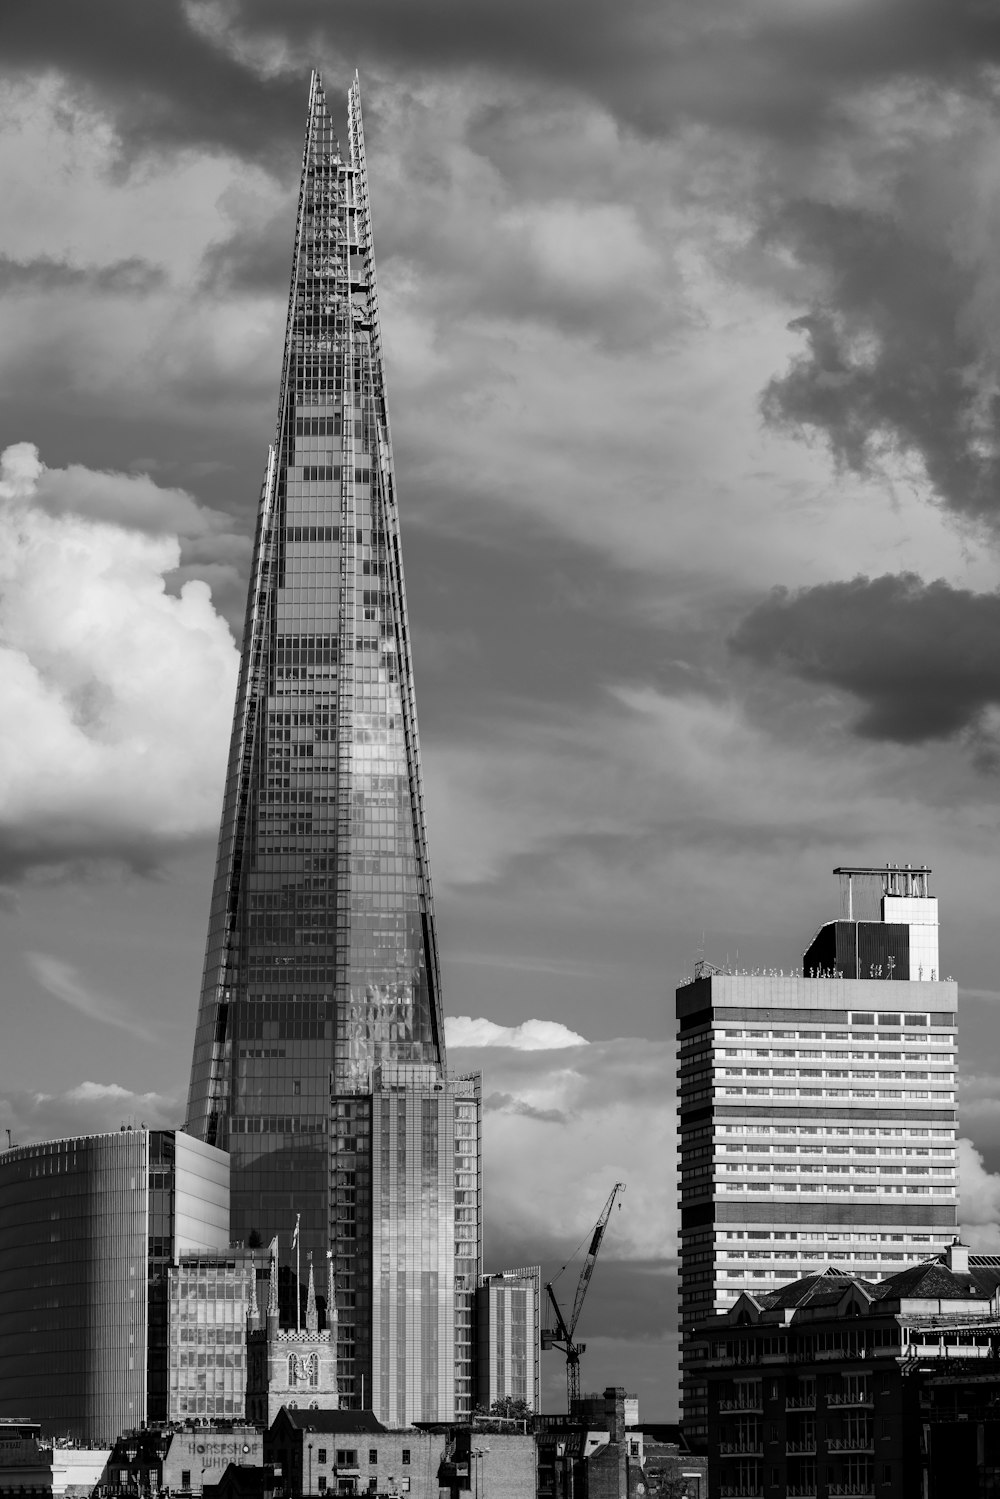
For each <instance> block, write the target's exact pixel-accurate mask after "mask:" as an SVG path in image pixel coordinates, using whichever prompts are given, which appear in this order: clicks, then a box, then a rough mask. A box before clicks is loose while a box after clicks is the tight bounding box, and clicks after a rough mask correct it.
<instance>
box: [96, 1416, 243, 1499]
mask: <svg viewBox="0 0 1000 1499" xmlns="http://www.w3.org/2000/svg"><path fill="white" fill-rule="evenodd" d="M263 1458H264V1438H263V1434H262V1433H261V1432H260V1431H259V1430H258V1429H257V1428H256V1427H254V1426H249V1425H245V1424H243V1423H242V1422H238V1421H230V1422H221V1421H220V1422H217V1423H215V1424H212V1425H209V1424H207V1423H203V1424H197V1423H195V1422H190V1423H188V1424H187V1425H184V1426H152V1427H150V1426H147V1427H143V1428H141V1429H140V1430H137V1431H127V1432H124V1433H123V1434H122V1436H120V1437H119V1438H118V1441H117V1442H116V1443H115V1445H114V1447H113V1448H112V1451H111V1455H110V1457H109V1458H108V1463H107V1467H106V1469H105V1471H104V1474H103V1476H102V1478H101V1482H100V1484H99V1485H98V1488H97V1493H98V1494H99V1495H102V1496H109V1499H110V1496H120V1499H128V1496H130V1495H148V1494H151V1493H152V1494H155V1493H157V1492H158V1491H163V1490H166V1491H168V1492H169V1493H171V1494H184V1495H191V1496H197V1495H200V1494H202V1493H203V1491H204V1490H205V1488H206V1487H208V1486H210V1485H214V1484H217V1483H219V1482H220V1480H221V1478H222V1475H223V1473H225V1471H226V1469H227V1468H228V1467H229V1465H230V1464H231V1463H236V1464H237V1465H239V1466H241V1467H255V1466H259V1465H260V1464H261V1463H262V1462H263Z"/></svg>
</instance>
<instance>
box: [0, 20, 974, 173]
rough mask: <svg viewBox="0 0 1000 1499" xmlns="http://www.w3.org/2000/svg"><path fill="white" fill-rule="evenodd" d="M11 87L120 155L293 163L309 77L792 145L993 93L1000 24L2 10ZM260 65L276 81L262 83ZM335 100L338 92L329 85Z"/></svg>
mask: <svg viewBox="0 0 1000 1499" xmlns="http://www.w3.org/2000/svg"><path fill="white" fill-rule="evenodd" d="M0 55H2V59H3V62H2V66H3V68H4V70H5V71H6V72H7V73H8V74H10V73H16V72H21V71H24V72H29V73H30V72H42V71H48V70H49V69H52V68H55V69H57V70H59V71H60V72H61V73H62V74H63V75H64V76H65V77H66V78H67V79H68V80H69V81H70V83H71V84H72V85H75V86H76V87H77V88H79V89H80V90H81V91H82V92H83V95H84V97H86V98H87V99H89V100H90V101H92V102H95V103H96V104H98V106H99V107H101V108H103V109H105V110H107V111H108V112H109V113H110V114H111V116H112V117H113V119H114V120H115V122H116V124H117V126H118V129H119V131H120V132H121V135H122V139H123V145H124V147H125V150H126V151H127V152H128V153H129V154H131V153H134V152H135V151H137V150H142V149H146V148H149V147H153V148H156V147H158V146H167V147H172V146H186V145H203V146H207V147H213V146H220V147H224V148H226V149H228V150H234V151H236V152H238V153H240V154H243V155H246V156H247V157H251V158H255V159H264V158H271V159H275V158H277V157H282V156H284V155H287V153H288V152H289V151H290V150H292V149H293V148H294V145H295V143H296V142H297V141H298V140H299V139H300V138H301V117H302V106H303V92H304V86H305V85H304V77H305V74H306V73H307V70H308V67H309V65H310V64H311V63H312V62H314V61H315V62H318V63H319V64H321V65H322V66H324V67H326V68H327V69H328V70H330V69H331V65H332V69H333V71H336V72H337V73H341V74H342V77H341V78H340V80H339V82H340V84H341V85H343V84H344V83H346V80H347V78H348V76H349V74H350V72H351V71H353V68H354V67H355V66H359V67H360V68H361V69H362V71H365V70H369V71H374V72H379V71H381V70H384V69H386V68H388V69H390V70H393V69H397V68H399V69H407V70H410V71H413V70H421V71H427V70H432V71H434V72H436V73H440V72H442V71H449V70H451V71H454V70H459V69H481V70H483V71H484V72H490V73H493V74H502V75H507V76H511V77H514V78H515V79H517V80H519V81H522V82H523V81H525V80H535V81H537V83H539V84H540V85H542V86H549V87H552V86H555V87H565V88H569V89H572V90H574V91H578V92H582V93H584V94H585V95H587V96H589V97H591V98H593V99H595V100H596V101H597V102H599V103H600V104H602V105H603V106H604V107H606V108H607V109H609V110H610V111H611V113H613V114H614V115H616V116H617V117H618V118H620V119H622V120H623V121H626V122H628V123H629V124H630V125H632V126H633V127H635V128H637V129H639V130H641V131H643V132H647V133H652V134H657V133H663V132H664V131H669V130H670V129H672V128H673V127H674V126H675V125H676V123H677V122H678V121H683V120H685V119H697V120H702V121H709V122H712V123H716V124H722V125H736V126H744V125H746V126H750V127H752V128H757V129H761V130H764V131H769V132H776V133H778V134H781V135H794V134H796V133H797V132H800V131H801V130H803V129H811V128H813V127H814V126H816V125H817V124H818V123H819V122H821V121H822V120H823V119H824V118H826V117H827V116H828V115H829V114H830V112H831V110H833V111H836V110H837V109H838V108H839V107H840V104H841V103H842V100H843V96H844V93H845V91H850V90H851V88H853V87H855V86H864V85H867V84H878V83H880V82H883V81H885V80H886V79H890V78H906V79H910V78H913V79H920V78H930V79H934V80H938V81H941V82H952V81H955V80H958V81H960V82H961V84H962V86H963V87H965V88H967V87H969V86H971V84H972V77H971V75H972V74H973V73H974V74H975V75H976V77H977V78H979V77H982V78H984V79H986V80H987V81H986V82H984V83H983V85H982V86H983V87H984V88H985V87H987V86H988V74H987V72H986V69H987V65H988V64H989V63H990V62H991V60H993V59H995V58H996V57H998V56H1000V15H998V14H997V12H996V10H995V9H994V8H993V7H985V6H983V5H982V4H980V3H977V0H869V3H868V4H866V5H865V6H861V7H859V6H856V5H850V6H830V7H825V8H823V9H822V10H821V11H819V12H817V8H816V7H812V6H796V5H794V4H772V5H770V6H767V7H754V8H752V9H751V8H748V7H746V6H745V5H744V4H742V3H738V0H723V3H722V4H718V5H714V6H711V7H707V6H704V5H703V4H701V3H700V0H672V3H666V4H665V3H663V0H543V3H539V0H502V3H501V0H477V3H476V4H474V5H470V4H469V3H468V0H420V3H413V0H368V3H367V4H365V5H363V6H357V5H349V4H347V3H346V0H298V3H296V4H295V5H285V4H281V3H279V0H231V3H228V4H207V3H198V0H192V3H190V4H188V5H183V4H181V3H180V0H148V3H146V4H143V5H136V4H134V3H133V0H92V3H91V4H89V5H86V6H80V5H77V6H67V5H65V4H64V3H62V0H7V3H6V4H5V6H4V7H3V9H2V12H0ZM258 57H268V58H270V59H271V60H272V63H273V60H274V59H278V58H280V59H281V66H280V68H278V69H275V68H274V67H273V66H271V67H269V68H266V69H265V68H264V67H263V66H259V67H258V66H256V65H255V61H250V60H248V59H250V58H253V59H254V60H256V59H257V58H258ZM328 81H331V82H332V79H330V80H328Z"/></svg>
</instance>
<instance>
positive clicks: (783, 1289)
mask: <svg viewBox="0 0 1000 1499" xmlns="http://www.w3.org/2000/svg"><path fill="white" fill-rule="evenodd" d="M854 1287H857V1288H858V1289H859V1290H860V1291H861V1292H862V1293H863V1294H864V1296H865V1297H866V1298H867V1299H868V1300H871V1298H872V1295H873V1293H874V1290H875V1283H874V1282H873V1281H870V1280H863V1279H862V1278H861V1276H860V1275H852V1274H851V1273H850V1272H849V1271H848V1270H841V1269H839V1268H838V1267H837V1266H836V1265H829V1266H828V1267H827V1268H826V1269H825V1270H822V1271H820V1272H819V1273H817V1274H816V1275H804V1276H803V1277H802V1278H801V1280H793V1281H789V1282H788V1284H787V1285H784V1286H779V1287H778V1289H777V1290H776V1291H772V1292H771V1294H770V1295H769V1297H768V1308H769V1309H770V1310H777V1309H778V1308H786V1307H787V1308H792V1307H801V1306H812V1307H818V1306H828V1307H836V1306H839V1304H840V1302H841V1301H842V1300H843V1298H844V1292H845V1291H847V1290H849V1289H852V1288H854Z"/></svg>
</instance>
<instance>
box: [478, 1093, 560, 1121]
mask: <svg viewBox="0 0 1000 1499" xmlns="http://www.w3.org/2000/svg"><path fill="white" fill-rule="evenodd" d="M483 1108H484V1109H486V1110H490V1109H500V1110H502V1112H503V1113H505V1114H522V1115H523V1116H524V1117H525V1118H526V1119H538V1120H540V1121H541V1122H542V1123H543V1124H566V1123H568V1120H567V1118H566V1115H565V1114H564V1113H563V1111H562V1109H539V1108H536V1107H535V1105H534V1104H531V1103H528V1102H526V1100H525V1099H523V1098H517V1097H516V1096H515V1095H514V1094H513V1093H490V1094H488V1095H487V1097H486V1098H484V1099H483Z"/></svg>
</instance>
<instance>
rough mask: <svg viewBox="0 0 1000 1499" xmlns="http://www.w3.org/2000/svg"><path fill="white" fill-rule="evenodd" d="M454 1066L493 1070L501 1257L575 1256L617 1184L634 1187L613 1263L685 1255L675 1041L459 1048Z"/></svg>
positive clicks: (491, 1204)
mask: <svg viewBox="0 0 1000 1499" xmlns="http://www.w3.org/2000/svg"><path fill="white" fill-rule="evenodd" d="M449 1065H450V1066H451V1067H453V1068H454V1069H455V1070H456V1071H465V1070H467V1069H469V1070H471V1069H481V1070H482V1073H483V1096H484V1100H485V1101H486V1105H487V1107H486V1109H485V1111H484V1118H485V1122H484V1126H483V1177H484V1181H485V1183H486V1214H485V1215H486V1225H487V1246H486V1247H487V1253H488V1256H489V1257H490V1258H491V1259H495V1258H496V1256H497V1254H503V1255H504V1256H505V1257H506V1258H507V1262H508V1263H511V1264H532V1263H534V1262H535V1261H536V1260H537V1259H539V1258H540V1257H548V1258H554V1257H555V1256H556V1255H561V1256H565V1255H567V1254H569V1253H571V1252H572V1250H573V1247H574V1246H575V1245H576V1244H577V1243H579V1241H580V1240H581V1238H582V1237H583V1236H584V1235H585V1234H586V1232H587V1230H588V1229H589V1228H591V1227H592V1226H593V1224H594V1223H595V1221H596V1219H597V1216H598V1214H599V1212H600V1210H601V1208H602V1207H603V1205H604V1203H605V1201H606V1199H607V1196H608V1193H609V1192H610V1190H611V1188H612V1186H613V1185H614V1183H615V1182H616V1181H624V1182H625V1183H626V1186H627V1190H626V1192H625V1194H624V1196H623V1197H622V1199H621V1208H620V1210H619V1209H617V1208H616V1210H615V1214H614V1219H613V1222H612V1223H611V1224H610V1226H609V1230H608V1238H607V1241H606V1244H605V1249H604V1253H605V1255H606V1257H607V1258H608V1259H609V1260H623V1259H624V1260H636V1259H645V1260H660V1259H664V1258H668V1257H670V1256H672V1255H674V1254H675V1253H676V1226H677V1225H676V1209H675V1196H676V1193H675V1183H674V1179H673V1177H674V1152H675V1148H676V1125H675V1116H674V1108H673V1105H674V1057H673V1043H672V1042H669V1041H649V1040H645V1039H641V1040H640V1039H630V1038H623V1039H619V1040H614V1041H591V1042H590V1043H589V1044H588V1045H586V1046H578V1047H576V1048H575V1049H574V1050H567V1051H558V1052H552V1051H523V1050H516V1049H515V1048H513V1047H500V1046H497V1047H491V1048H489V1049H487V1050H486V1051H485V1053H484V1052H483V1051H482V1050H481V1049H479V1048H471V1047H470V1048H469V1049H468V1050H464V1051H461V1052H460V1051H459V1049H458V1048H457V1047H454V1046H453V1048H452V1050H451V1052H450V1054H449ZM540 1204H544V1211H543V1212H540V1210H539V1205H540Z"/></svg>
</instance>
